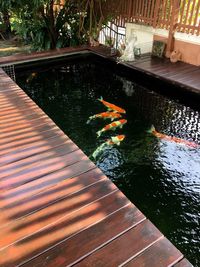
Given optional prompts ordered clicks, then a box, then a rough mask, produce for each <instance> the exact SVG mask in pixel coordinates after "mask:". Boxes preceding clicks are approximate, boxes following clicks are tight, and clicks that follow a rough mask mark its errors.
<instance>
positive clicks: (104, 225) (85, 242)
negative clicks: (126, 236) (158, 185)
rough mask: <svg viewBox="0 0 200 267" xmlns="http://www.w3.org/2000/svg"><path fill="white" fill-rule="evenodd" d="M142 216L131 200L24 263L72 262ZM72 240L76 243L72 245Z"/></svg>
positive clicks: (139, 221) (115, 236) (67, 264)
mask: <svg viewBox="0 0 200 267" xmlns="http://www.w3.org/2000/svg"><path fill="white" fill-rule="evenodd" d="M144 219H145V217H144V215H143V214H142V213H141V212H140V211H139V210H138V209H137V208H136V207H135V206H134V205H133V204H128V205H126V206H124V207H122V208H121V209H119V210H117V211H116V212H113V213H112V214H110V215H109V216H107V217H105V219H103V220H101V221H99V222H97V223H96V224H93V225H92V226H90V227H89V228H87V229H85V231H82V232H80V233H78V234H77V235H74V236H72V237H71V238H69V239H67V240H65V241H64V242H62V243H60V244H58V245H56V246H55V247H53V248H52V249H50V250H48V251H45V252H44V253H43V254H41V255H39V256H38V257H37V258H35V259H33V260H32V261H31V262H29V261H28V262H27V263H26V264H25V265H24V267H25V266H27V267H28V266H30V264H31V265H32V266H37V267H42V266H49V267H51V266H52V267H53V266H57V267H59V266H60V267H61V266H72V265H74V264H75V263H77V262H79V261H81V260H82V259H84V258H85V257H87V256H89V255H91V254H92V253H93V252H95V251H97V250H98V249H100V248H101V247H103V246H105V245H106V244H108V243H110V242H112V241H113V240H114V239H116V238H117V237H119V236H120V235H122V234H123V233H124V232H125V231H128V230H129V229H130V228H132V227H134V226H136V225H137V224H139V223H141V222H142V221H143V220H144ZM116 222H120V223H116ZM74 244H76V249H74Z"/></svg>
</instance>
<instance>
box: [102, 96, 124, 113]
mask: <svg viewBox="0 0 200 267" xmlns="http://www.w3.org/2000/svg"><path fill="white" fill-rule="evenodd" d="M98 100H99V101H100V102H101V103H102V104H104V106H106V107H107V108H108V110H113V111H114V112H118V113H126V111H125V110H124V109H123V108H120V107H118V106H116V105H114V104H111V103H109V102H107V101H105V100H103V98H102V97H101V98H100V99H98Z"/></svg>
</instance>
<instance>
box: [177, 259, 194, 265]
mask: <svg viewBox="0 0 200 267" xmlns="http://www.w3.org/2000/svg"><path fill="white" fill-rule="evenodd" d="M174 267H193V265H192V264H191V263H190V262H189V261H188V260H186V259H183V260H181V261H180V262H178V263H177V264H175V265H174Z"/></svg>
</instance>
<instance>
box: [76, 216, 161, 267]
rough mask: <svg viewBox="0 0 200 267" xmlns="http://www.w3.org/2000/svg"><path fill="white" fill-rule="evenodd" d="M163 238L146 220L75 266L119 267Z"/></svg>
mask: <svg viewBox="0 0 200 267" xmlns="http://www.w3.org/2000/svg"><path fill="white" fill-rule="evenodd" d="M119 223H120V222H119ZM161 236H162V234H161V233H160V232H159V231H158V229H156V227H155V226H154V225H153V224H152V223H151V222H150V221H148V220H145V221H143V222H141V223H140V224H139V225H137V226H136V227H134V228H133V229H131V230H129V231H127V232H126V233H124V234H123V235H122V236H120V237H118V238H117V239H115V240H113V242H111V243H110V244H108V245H106V246H104V247H103V248H101V249H99V250H98V251H96V252H94V253H93V254H92V255H90V256H88V257H87V258H85V259H84V260H82V261H81V262H80V263H77V264H76V265H75V266H77V267H78V266H80V267H81V266H105V267H106V266H108V267H110V266H119V265H120V264H122V263H123V262H124V261H126V260H127V259H128V258H130V257H133V256H134V255H137V254H138V253H140V251H143V250H145V248H147V247H149V246H150V245H151V244H152V243H154V242H155V241H156V240H158V239H159V238H160V237H161ZM111 255H112V256H111ZM138 266H140V265H138ZM138 266H137V267H138Z"/></svg>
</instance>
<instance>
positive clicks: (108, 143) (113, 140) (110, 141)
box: [92, 135, 125, 159]
mask: <svg viewBox="0 0 200 267" xmlns="http://www.w3.org/2000/svg"><path fill="white" fill-rule="evenodd" d="M124 139H125V135H117V136H112V137H111V139H108V140H107V141H106V142H104V143H103V144H101V145H100V146H99V147H97V149H96V150H95V151H94V152H93V154H92V157H93V158H94V159H96V158H97V156H98V155H99V154H100V153H102V152H103V150H104V149H105V148H106V147H107V146H113V145H118V146H119V145H120V143H121V142H122V141H123V140H124Z"/></svg>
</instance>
